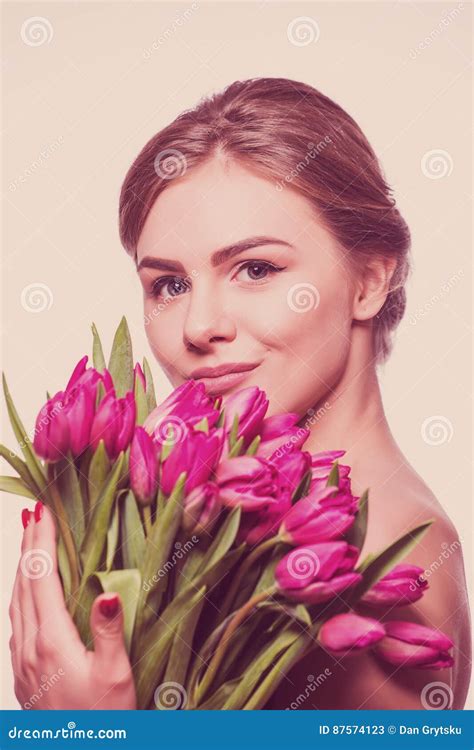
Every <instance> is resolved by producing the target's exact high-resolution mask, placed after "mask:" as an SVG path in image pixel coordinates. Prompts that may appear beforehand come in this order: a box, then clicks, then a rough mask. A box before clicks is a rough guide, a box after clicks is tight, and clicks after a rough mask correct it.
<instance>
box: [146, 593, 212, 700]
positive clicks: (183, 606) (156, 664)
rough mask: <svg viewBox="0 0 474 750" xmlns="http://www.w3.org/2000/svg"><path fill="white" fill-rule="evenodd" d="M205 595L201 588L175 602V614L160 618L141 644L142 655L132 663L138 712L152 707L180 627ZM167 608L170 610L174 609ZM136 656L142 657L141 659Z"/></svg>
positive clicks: (164, 615)
mask: <svg viewBox="0 0 474 750" xmlns="http://www.w3.org/2000/svg"><path fill="white" fill-rule="evenodd" d="M202 596H203V593H202V588H201V589H199V590H198V591H196V592H194V593H193V594H189V595H188V594H187V595H186V598H185V601H183V600H182V598H181V597H179V599H180V600H179V601H178V599H175V600H174V608H173V611H172V612H171V611H170V612H169V613H168V616H166V614H165V613H166V610H165V612H164V613H163V614H162V615H161V617H160V619H159V620H158V621H157V622H156V623H154V625H153V626H152V627H151V628H150V629H149V630H148V632H147V633H146V636H145V638H144V639H143V644H140V648H139V654H134V657H133V658H132V664H133V665H134V666H133V671H134V677H135V688H136V694H137V704H138V706H137V707H138V709H144V708H148V706H149V704H150V701H151V699H152V696H153V693H154V691H155V688H156V686H157V684H158V683H159V680H160V675H161V674H162V671H163V669H164V666H165V664H166V662H167V659H168V655H169V652H170V649H171V646H172V643H173V639H174V636H175V632H176V628H177V627H178V625H179V623H180V622H181V620H182V619H183V618H184V617H185V616H186V613H187V612H188V611H189V609H190V608H191V609H192V608H193V607H194V606H195V605H196V604H197V603H198V602H199V601H200V600H201V599H202ZM167 609H168V610H170V607H168V608H167ZM135 646H136V641H135V639H134V647H135ZM136 656H138V657H139V658H138V659H137V658H136Z"/></svg>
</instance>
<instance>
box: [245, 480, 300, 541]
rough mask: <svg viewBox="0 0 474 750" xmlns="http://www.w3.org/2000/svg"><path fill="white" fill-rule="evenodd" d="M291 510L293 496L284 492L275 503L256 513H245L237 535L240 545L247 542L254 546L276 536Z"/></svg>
mask: <svg viewBox="0 0 474 750" xmlns="http://www.w3.org/2000/svg"><path fill="white" fill-rule="evenodd" d="M290 508H291V495H290V493H289V492H282V493H281V494H280V496H279V497H278V498H277V500H276V502H275V503H272V504H271V505H267V506H266V507H264V508H262V509H261V510H259V511H256V512H254V513H252V512H246V513H244V514H243V516H242V520H241V522H240V526H239V532H238V535H237V542H238V544H241V543H242V542H246V544H249V545H251V546H254V545H256V544H260V542H263V541H264V540H265V539H267V538H268V537H271V536H275V535H276V533H277V532H278V529H279V527H280V524H281V521H282V519H283V518H284V517H285V515H286V514H287V512H288V511H289V509H290Z"/></svg>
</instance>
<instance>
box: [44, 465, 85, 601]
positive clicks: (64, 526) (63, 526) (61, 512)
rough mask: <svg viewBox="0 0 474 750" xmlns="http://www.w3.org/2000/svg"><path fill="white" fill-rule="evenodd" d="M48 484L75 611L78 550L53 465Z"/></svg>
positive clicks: (77, 581)
mask: <svg viewBox="0 0 474 750" xmlns="http://www.w3.org/2000/svg"><path fill="white" fill-rule="evenodd" d="M48 482H49V485H48V489H49V491H50V494H51V498H52V501H53V510H54V512H55V514H56V519H57V522H58V526H59V531H60V534H61V536H62V538H63V542H64V547H65V550H66V554H67V558H68V562H69V570H70V574H71V597H72V607H73V609H74V607H75V598H74V594H75V593H76V592H77V589H78V588H79V573H78V570H77V560H76V548H75V545H74V540H73V538H72V533H71V529H70V528H69V521H68V518H67V516H66V511H65V509H64V505H63V501H62V500H61V496H60V494H59V492H58V488H57V486H56V480H55V472H54V466H53V464H48ZM71 614H73V612H71Z"/></svg>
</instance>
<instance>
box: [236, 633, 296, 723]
mask: <svg viewBox="0 0 474 750" xmlns="http://www.w3.org/2000/svg"><path fill="white" fill-rule="evenodd" d="M300 636H301V627H299V626H296V625H293V626H290V627H288V628H287V629H285V630H284V631H283V632H282V633H280V634H279V635H277V636H276V638H274V639H273V640H272V641H271V643H270V644H269V645H268V646H267V647H266V648H265V649H263V651H262V652H261V653H260V654H258V656H256V658H255V659H254V660H253V662H252V663H251V664H250V666H248V667H247V668H246V670H245V673H244V674H243V675H242V679H241V682H240V684H239V686H238V687H237V688H236V690H234V692H233V693H232V695H231V696H230V698H228V700H227V701H226V702H225V704H224V706H223V709H224V710H236V709H241V708H243V706H244V704H245V703H246V701H248V700H249V698H250V697H251V696H252V694H253V693H254V690H255V687H256V685H257V684H258V682H259V680H260V679H261V677H262V674H263V673H264V672H265V670H266V669H268V667H269V666H270V665H271V664H273V662H274V660H275V659H276V658H277V657H278V656H279V655H280V654H281V653H282V651H286V650H287V649H288V647H289V646H292V645H293V644H294V643H295V641H296V640H297V639H298V638H299V637H300Z"/></svg>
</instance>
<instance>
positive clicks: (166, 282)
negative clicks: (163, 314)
mask: <svg viewBox="0 0 474 750" xmlns="http://www.w3.org/2000/svg"><path fill="white" fill-rule="evenodd" d="M188 289H189V283H188V282H187V281H186V280H185V279H181V278H179V276H176V277H169V276H168V277H163V278H161V279H157V280H156V281H155V282H154V284H153V286H152V289H151V296H152V297H154V298H157V297H162V298H163V299H166V298H167V297H178V296H179V295H180V294H184V293H185V292H187V291H188Z"/></svg>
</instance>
